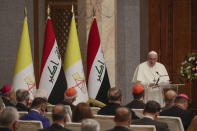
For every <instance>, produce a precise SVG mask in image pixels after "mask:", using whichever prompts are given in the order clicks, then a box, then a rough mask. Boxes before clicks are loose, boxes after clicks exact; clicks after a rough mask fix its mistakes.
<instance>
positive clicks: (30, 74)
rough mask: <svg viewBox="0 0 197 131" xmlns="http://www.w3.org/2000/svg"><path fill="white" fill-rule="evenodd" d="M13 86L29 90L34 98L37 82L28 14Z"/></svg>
mask: <svg viewBox="0 0 197 131" xmlns="http://www.w3.org/2000/svg"><path fill="white" fill-rule="evenodd" d="M12 86H13V87H14V89H15V91H17V90H18V89H26V90H28V91H29V93H30V99H33V98H34V94H35V91H36V83H35V76H34V68H33V62H32V54H31V45H30V40H29V31H28V24H27V16H25V19H24V24H23V29H22V34H21V40H20V44H19V48H18V53H17V57H16V64H15V67H14V77H13V83H12Z"/></svg>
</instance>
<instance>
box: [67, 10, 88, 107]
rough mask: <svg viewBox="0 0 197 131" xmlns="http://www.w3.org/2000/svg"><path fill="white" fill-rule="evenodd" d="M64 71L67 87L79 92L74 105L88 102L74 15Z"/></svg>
mask: <svg viewBox="0 0 197 131" xmlns="http://www.w3.org/2000/svg"><path fill="white" fill-rule="evenodd" d="M64 71H65V76H66V80H67V87H68V88H71V87H74V88H75V89H76V90H77V98H76V101H75V102H74V104H78V103H80V102H86V101H88V92H87V87H86V80H85V75H84V71H83V65H82V60H81V52H80V47H79V40H78V36H77V29H76V23H75V17H74V14H73V17H72V20H71V26H70V32H69V37H68V44H67V48H66V52H65V56H64Z"/></svg>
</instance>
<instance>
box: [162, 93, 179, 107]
mask: <svg viewBox="0 0 197 131" xmlns="http://www.w3.org/2000/svg"><path fill="white" fill-rule="evenodd" d="M176 96H177V93H176V92H175V91H174V90H172V89H170V90H168V91H166V93H165V106H164V107H163V108H162V110H166V109H168V108H170V107H172V106H173V105H174V100H175V98H176Z"/></svg>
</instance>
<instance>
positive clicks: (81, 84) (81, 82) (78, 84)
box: [72, 72, 86, 94]
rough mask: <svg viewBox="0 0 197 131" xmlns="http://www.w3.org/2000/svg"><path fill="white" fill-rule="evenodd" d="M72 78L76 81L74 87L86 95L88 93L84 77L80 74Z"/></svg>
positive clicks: (75, 74) (73, 75)
mask: <svg viewBox="0 0 197 131" xmlns="http://www.w3.org/2000/svg"><path fill="white" fill-rule="evenodd" d="M72 77H73V79H74V81H75V85H74V86H73V87H77V88H79V89H80V90H81V92H82V93H84V94H85V93H86V88H85V84H86V83H85V79H84V77H81V76H80V75H79V73H78V72H76V73H74V74H72Z"/></svg>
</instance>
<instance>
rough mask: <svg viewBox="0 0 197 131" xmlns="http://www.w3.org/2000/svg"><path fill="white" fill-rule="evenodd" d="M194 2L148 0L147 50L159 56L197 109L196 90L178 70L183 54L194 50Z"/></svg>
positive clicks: (196, 15) (196, 32) (196, 30)
mask: <svg viewBox="0 0 197 131" xmlns="http://www.w3.org/2000/svg"><path fill="white" fill-rule="evenodd" d="M196 36H197V1H196V0H150V1H149V50H156V51H157V52H158V53H159V61H160V62H162V63H163V64H164V65H165V66H166V68H167V70H168V72H169V75H170V78H171V81H172V82H173V83H181V81H183V82H184V83H185V86H183V87H180V88H179V93H186V94H187V95H189V97H190V98H191V101H192V108H193V110H196V109H197V97H196V96H197V95H195V93H194V92H196V91H197V89H196V88H194V87H193V86H197V84H195V83H194V82H193V83H192V82H189V81H186V80H184V79H183V78H181V76H180V74H179V67H180V65H181V62H182V61H183V59H184V57H185V55H187V54H188V53H189V52H191V50H192V49H197V44H196V43H197V37H196Z"/></svg>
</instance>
